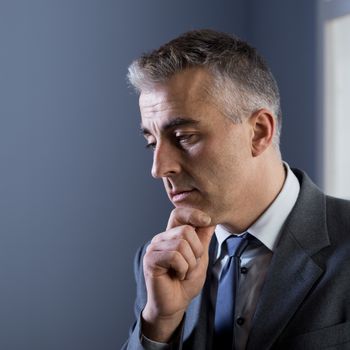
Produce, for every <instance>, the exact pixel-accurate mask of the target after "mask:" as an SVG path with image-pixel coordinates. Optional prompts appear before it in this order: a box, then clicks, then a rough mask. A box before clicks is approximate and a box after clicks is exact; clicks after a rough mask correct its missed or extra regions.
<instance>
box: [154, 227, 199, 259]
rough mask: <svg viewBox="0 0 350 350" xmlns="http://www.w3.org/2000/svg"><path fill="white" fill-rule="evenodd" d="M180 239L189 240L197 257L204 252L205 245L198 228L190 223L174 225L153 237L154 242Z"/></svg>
mask: <svg viewBox="0 0 350 350" xmlns="http://www.w3.org/2000/svg"><path fill="white" fill-rule="evenodd" d="M179 239H184V240H185V241H187V243H188V244H189V245H190V247H191V249H192V251H193V254H194V256H195V257H196V258H199V257H200V256H201V255H202V254H203V245H202V243H201V241H200V239H199V238H198V235H197V232H196V229H195V228H194V227H192V226H189V225H182V226H178V227H174V228H172V229H170V230H167V231H165V232H162V233H159V234H158V235H156V236H154V237H153V239H152V243H158V242H162V241H169V240H179Z"/></svg>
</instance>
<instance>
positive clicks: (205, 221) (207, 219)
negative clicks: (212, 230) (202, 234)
mask: <svg viewBox="0 0 350 350" xmlns="http://www.w3.org/2000/svg"><path fill="white" fill-rule="evenodd" d="M200 220H201V221H202V222H203V224H204V225H209V224H210V221H211V218H210V216H208V215H205V214H202V215H201V216H200Z"/></svg>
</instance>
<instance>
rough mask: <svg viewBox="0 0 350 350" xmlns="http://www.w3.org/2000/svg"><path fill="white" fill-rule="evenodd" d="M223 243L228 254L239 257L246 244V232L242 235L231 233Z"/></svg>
mask: <svg viewBox="0 0 350 350" xmlns="http://www.w3.org/2000/svg"><path fill="white" fill-rule="evenodd" d="M225 243H226V247H227V254H228V255H229V256H231V257H232V256H235V257H240V256H241V254H242V253H243V251H244V249H245V248H246V247H247V245H248V234H247V233H246V234H244V235H242V236H234V235H232V236H230V237H228V238H227V239H226V241H225Z"/></svg>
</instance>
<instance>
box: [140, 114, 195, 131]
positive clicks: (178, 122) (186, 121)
mask: <svg viewBox="0 0 350 350" xmlns="http://www.w3.org/2000/svg"><path fill="white" fill-rule="evenodd" d="M196 124H199V121H198V120H195V119H191V118H180V117H179V118H175V119H173V120H171V121H170V122H168V123H166V124H164V125H163V126H162V127H161V131H168V130H169V129H172V128H174V127H176V126H183V125H196ZM140 132H141V134H143V135H151V132H150V131H149V130H148V129H147V128H145V127H143V126H142V124H141V127H140Z"/></svg>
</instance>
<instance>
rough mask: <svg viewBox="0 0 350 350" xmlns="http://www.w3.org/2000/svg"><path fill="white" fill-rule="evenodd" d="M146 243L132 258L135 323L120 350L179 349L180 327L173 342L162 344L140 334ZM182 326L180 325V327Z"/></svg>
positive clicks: (144, 302)
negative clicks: (134, 289)
mask: <svg viewBox="0 0 350 350" xmlns="http://www.w3.org/2000/svg"><path fill="white" fill-rule="evenodd" d="M146 248H147V245H144V246H142V247H141V248H139V249H138V251H137V253H136V255H135V259H134V274H135V280H136V300H135V304H134V314H135V319H136V321H135V323H134V324H133V326H132V327H131V328H130V330H129V338H128V340H127V341H126V342H125V344H124V345H123V346H122V350H180V349H181V333H182V332H181V329H180V332H177V334H178V336H177V337H175V339H176V340H175V342H174V343H171V344H162V343H157V342H153V341H150V340H148V339H147V338H145V337H144V336H143V335H142V330H141V312H142V310H143V309H144V307H145V305H146V301H147V291H146V284H145V277H144V274H143V267H142V261H143V256H144V254H145V252H146ZM180 328H182V327H180Z"/></svg>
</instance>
